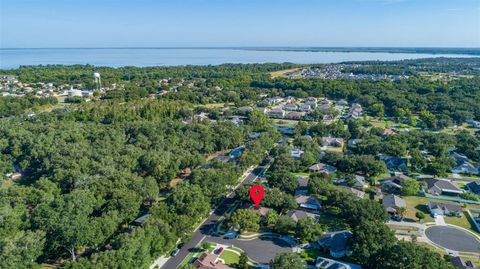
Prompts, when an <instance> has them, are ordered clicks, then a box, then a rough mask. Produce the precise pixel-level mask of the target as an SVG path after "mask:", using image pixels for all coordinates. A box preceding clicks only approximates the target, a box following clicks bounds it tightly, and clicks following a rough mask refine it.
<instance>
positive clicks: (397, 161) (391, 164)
mask: <svg viewBox="0 0 480 269" xmlns="http://www.w3.org/2000/svg"><path fill="white" fill-rule="evenodd" d="M380 160H382V161H384V162H385V165H387V168H388V169H391V170H407V168H408V166H407V159H405V158H400V157H394V156H386V155H382V156H380Z"/></svg>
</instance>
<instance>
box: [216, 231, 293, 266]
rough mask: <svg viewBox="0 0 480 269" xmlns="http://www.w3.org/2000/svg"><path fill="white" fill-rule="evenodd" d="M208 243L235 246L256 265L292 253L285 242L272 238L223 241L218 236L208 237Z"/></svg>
mask: <svg viewBox="0 0 480 269" xmlns="http://www.w3.org/2000/svg"><path fill="white" fill-rule="evenodd" d="M207 240H208V241H211V242H215V243H219V244H223V245H227V246H231V245H233V246H235V247H237V248H240V249H242V250H244V251H245V252H247V255H248V257H250V258H252V259H253V260H255V261H256V262H258V263H268V262H270V260H272V259H273V258H274V257H275V255H276V254H277V253H281V252H292V248H291V247H290V245H289V244H288V243H286V242H285V241H283V240H281V239H278V238H274V237H266V236H265V237H260V238H257V239H252V240H239V239H223V238H221V237H218V236H216V237H215V236H208V237H207Z"/></svg>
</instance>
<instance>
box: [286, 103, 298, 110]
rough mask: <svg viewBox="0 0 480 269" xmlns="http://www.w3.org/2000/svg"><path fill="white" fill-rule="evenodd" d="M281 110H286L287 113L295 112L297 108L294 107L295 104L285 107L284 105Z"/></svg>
mask: <svg viewBox="0 0 480 269" xmlns="http://www.w3.org/2000/svg"><path fill="white" fill-rule="evenodd" d="M283 109H284V110H288V111H297V110H298V106H297V105H295V104H287V105H284V106H283Z"/></svg>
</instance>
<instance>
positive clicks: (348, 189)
mask: <svg viewBox="0 0 480 269" xmlns="http://www.w3.org/2000/svg"><path fill="white" fill-rule="evenodd" d="M340 188H341V189H342V190H345V191H346V192H349V193H352V194H354V195H355V196H357V197H358V198H360V199H363V197H365V194H366V193H365V192H364V191H361V190H357V189H355V188H352V187H346V186H340Z"/></svg>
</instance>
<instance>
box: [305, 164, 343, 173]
mask: <svg viewBox="0 0 480 269" xmlns="http://www.w3.org/2000/svg"><path fill="white" fill-rule="evenodd" d="M308 170H309V171H310V172H312V173H324V174H331V173H335V172H337V168H335V166H331V165H328V164H324V163H317V164H314V165H312V166H310V167H309V168H308Z"/></svg>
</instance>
